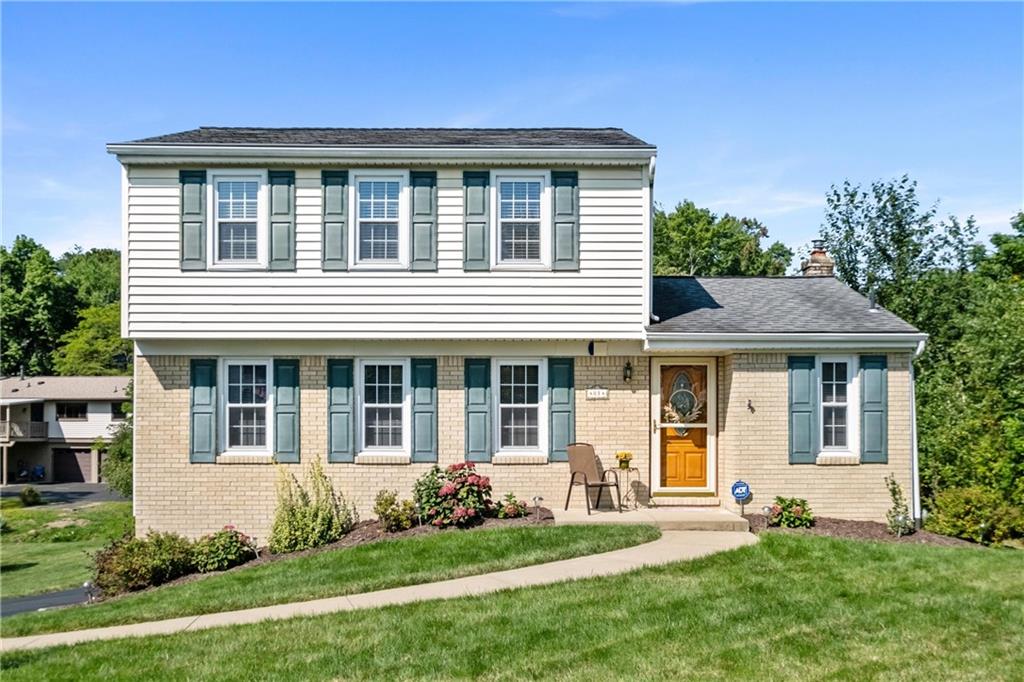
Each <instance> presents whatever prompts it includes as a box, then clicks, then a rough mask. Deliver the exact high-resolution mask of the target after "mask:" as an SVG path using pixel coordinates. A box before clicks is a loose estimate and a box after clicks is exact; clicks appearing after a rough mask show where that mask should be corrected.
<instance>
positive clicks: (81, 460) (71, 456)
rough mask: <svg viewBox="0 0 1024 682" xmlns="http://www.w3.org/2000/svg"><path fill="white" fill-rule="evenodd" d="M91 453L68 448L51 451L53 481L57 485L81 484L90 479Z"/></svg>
mask: <svg viewBox="0 0 1024 682" xmlns="http://www.w3.org/2000/svg"><path fill="white" fill-rule="evenodd" d="M91 465H92V453H91V452H90V451H89V450H71V449H68V448H61V449H54V451H53V480H55V481H57V482H58V483H83V482H85V481H88V480H91V479H92V470H91V468H92V466H91Z"/></svg>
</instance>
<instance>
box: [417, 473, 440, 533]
mask: <svg viewBox="0 0 1024 682" xmlns="http://www.w3.org/2000/svg"><path fill="white" fill-rule="evenodd" d="M442 478H443V472H442V471H441V468H440V467H438V466H437V465H436V464H435V465H434V466H432V467H430V469H429V470H428V471H427V472H426V473H424V474H423V475H422V476H420V477H419V478H418V479H416V483H415V484H414V485H413V487H412V499H413V503H414V504H415V506H416V513H417V514H419V517H420V523H430V522H431V521H432V520H433V517H434V515H436V510H438V509H440V508H441V496H440V495H439V494H438V493H439V492H440V491H441V486H442V485H443V484H444V481H443V480H442ZM431 512H434V513H433V514H432V513H431Z"/></svg>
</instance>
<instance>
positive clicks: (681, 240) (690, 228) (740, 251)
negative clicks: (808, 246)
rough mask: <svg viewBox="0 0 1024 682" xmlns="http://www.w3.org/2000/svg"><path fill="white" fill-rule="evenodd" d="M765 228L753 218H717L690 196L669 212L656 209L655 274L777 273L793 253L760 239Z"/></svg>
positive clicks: (783, 268)
mask: <svg viewBox="0 0 1024 682" xmlns="http://www.w3.org/2000/svg"><path fill="white" fill-rule="evenodd" d="M767 237H768V229H767V228H766V227H765V226H764V225H762V224H761V223H760V222H758V221H757V220H755V219H752V218H735V217H733V216H731V215H729V214H725V215H724V216H722V217H721V218H719V217H718V216H717V215H715V214H714V213H712V212H711V211H710V210H708V209H706V208H698V207H697V206H696V205H695V204H694V203H693V202H692V201H684V202H683V203H681V204H678V205H677V206H676V207H675V209H674V210H673V211H672V212H671V213H666V212H665V211H663V210H662V209H660V208H658V209H657V210H655V212H654V274H656V275H705V276H711V275H781V274H784V273H785V271H786V267H787V266H788V265H789V262H790V260H792V258H793V252H792V250H791V249H789V248H788V247H786V245H784V244H782V243H781V242H774V243H773V244H771V246H769V247H768V248H767V249H763V248H762V246H761V240H762V239H765V238H767Z"/></svg>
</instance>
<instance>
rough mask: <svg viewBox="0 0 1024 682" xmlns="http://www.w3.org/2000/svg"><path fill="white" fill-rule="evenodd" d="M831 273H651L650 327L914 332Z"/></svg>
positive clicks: (685, 330)
mask: <svg viewBox="0 0 1024 682" xmlns="http://www.w3.org/2000/svg"><path fill="white" fill-rule="evenodd" d="M869 308H870V306H869V305H868V300H867V299H866V298H865V297H864V296H861V295H860V294H858V293H857V292H856V291H854V290H853V289H851V288H849V287H848V286H846V285H845V284H843V283H842V282H840V281H839V280H837V279H834V278H832V277H655V278H654V314H655V315H657V316H658V318H659V319H660V320H661V321H660V322H658V323H652V324H651V325H650V326H649V327H648V330H649V331H651V332H676V333H697V332H703V333H750V334H758V333H760V334H766V333H789V334H794V333H795V334H800V333H807V334H813V333H854V334H856V333H861V334H863V333H883V334H884V333H894V334H895V333H914V332H917V331H918V330H917V329H915V328H914V327H912V326H911V325H909V324H907V323H906V322H904V321H903V320H901V319H900V318H898V317H896V316H895V315H893V314H892V313H890V312H889V311H887V310H883V309H881V308H878V309H876V310H875V311H874V312H872V311H871V310H870V309H869Z"/></svg>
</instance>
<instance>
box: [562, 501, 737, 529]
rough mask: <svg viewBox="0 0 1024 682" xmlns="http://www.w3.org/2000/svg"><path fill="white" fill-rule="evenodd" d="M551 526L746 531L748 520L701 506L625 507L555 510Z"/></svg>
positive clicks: (722, 510)
mask: <svg viewBox="0 0 1024 682" xmlns="http://www.w3.org/2000/svg"><path fill="white" fill-rule="evenodd" d="M552 513H553V514H554V515H555V525H580V524H604V523H636V524H648V525H651V526H657V527H658V528H661V529H662V530H663V531H668V530H708V531H714V530H722V531H739V532H746V531H749V530H750V523H748V522H747V520H746V519H745V518H743V517H742V516H740V515H739V514H735V513H733V512H731V511H728V510H726V509H704V508H691V507H641V508H639V509H628V510H626V511H623V512H622V513H621V514H620V513H619V512H618V511H616V510H614V509H601V510H600V511H598V510H594V511H593V512H592V513H590V514H587V510H585V509H570V510H568V511H565V510H563V509H555V510H553V512H552Z"/></svg>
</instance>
